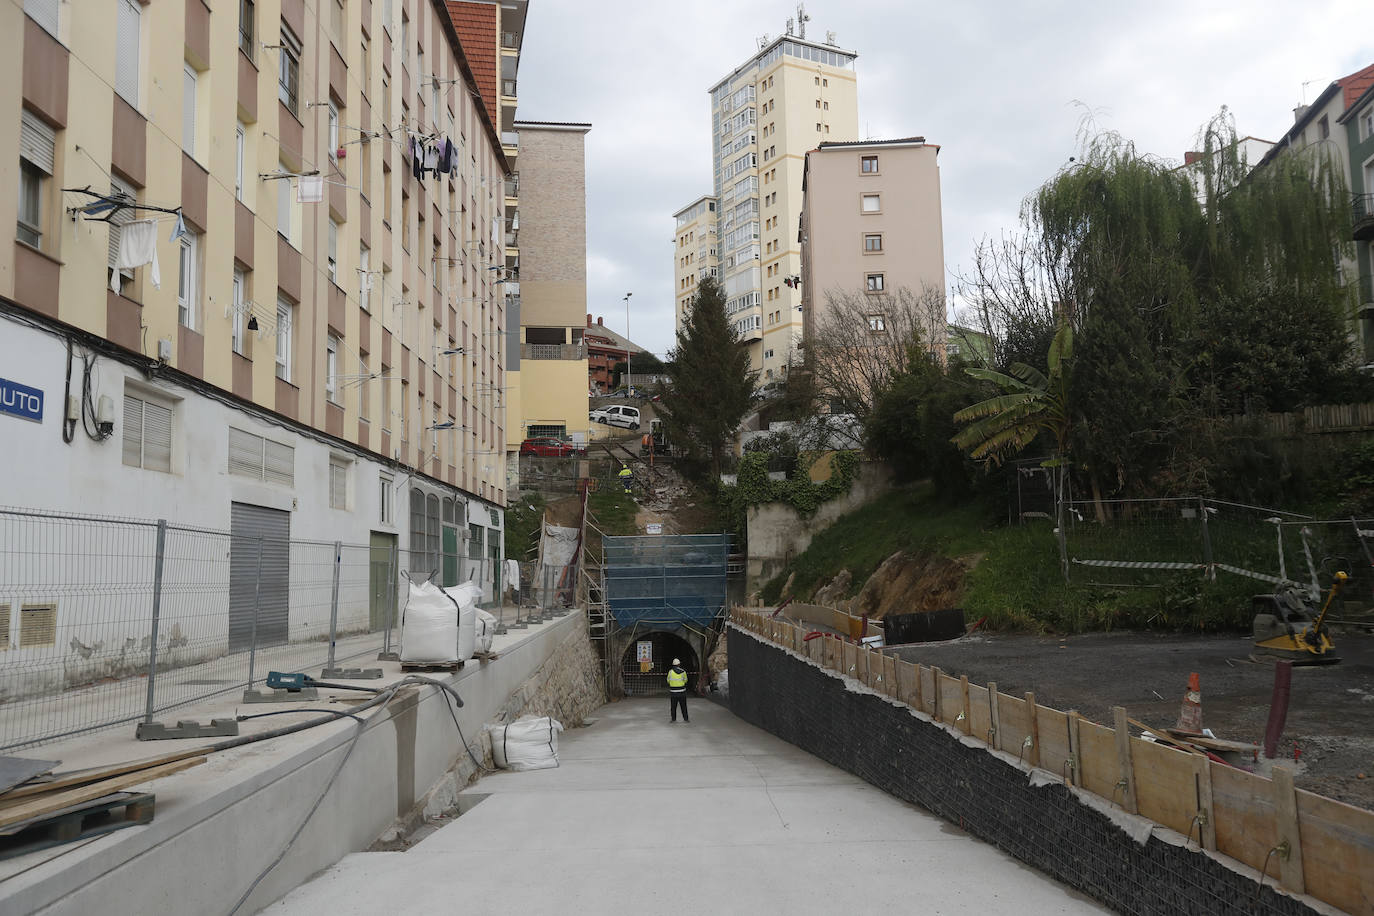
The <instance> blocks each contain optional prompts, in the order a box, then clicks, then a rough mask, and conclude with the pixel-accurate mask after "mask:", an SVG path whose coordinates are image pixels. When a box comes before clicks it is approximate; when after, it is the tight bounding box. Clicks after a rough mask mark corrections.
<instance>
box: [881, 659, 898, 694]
mask: <svg viewBox="0 0 1374 916" xmlns="http://www.w3.org/2000/svg"><path fill="white" fill-rule="evenodd" d="M897 664H898V662H897V657H896V656H895V655H888V654H887V653H886V652H884V653H883V683H884V684H886V685H887V691H886V693H887V695H888V696H890V697H896V696H897V694H898V693H899V691H898V689H897V688H898V686H899V685H898V683H897Z"/></svg>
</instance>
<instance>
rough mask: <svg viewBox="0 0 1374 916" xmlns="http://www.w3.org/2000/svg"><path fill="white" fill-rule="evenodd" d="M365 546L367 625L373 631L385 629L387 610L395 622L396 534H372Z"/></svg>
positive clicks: (378, 532) (376, 532)
mask: <svg viewBox="0 0 1374 916" xmlns="http://www.w3.org/2000/svg"><path fill="white" fill-rule="evenodd" d="M368 546H369V548H370V549H369V551H368V601H367V622H368V627H369V629H371V630H373V631H374V632H375V631H377V630H380V629H382V628H383V627H385V626H386V622H387V611H388V609H390V610H391V611H392V612H393V613H392V622H393V623H394V622H395V614H394V611H395V600H396V554H395V550H396V535H394V534H383V533H382V532H380V531H374V532H372V536H371V538H370V539H369V543H368Z"/></svg>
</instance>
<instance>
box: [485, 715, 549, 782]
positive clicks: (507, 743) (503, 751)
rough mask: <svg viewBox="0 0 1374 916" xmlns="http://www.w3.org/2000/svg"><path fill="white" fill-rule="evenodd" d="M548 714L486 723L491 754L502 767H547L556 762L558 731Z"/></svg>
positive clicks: (542, 768)
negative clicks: (506, 723)
mask: <svg viewBox="0 0 1374 916" xmlns="http://www.w3.org/2000/svg"><path fill="white" fill-rule="evenodd" d="M562 730H563V723H561V722H559V721H558V720H557V719H555V718H553V717H551V716H538V717H535V716H521V717H520V718H519V719H516V720H515V721H514V722H512V723H511V724H510V725H488V726H487V731H488V732H490V733H491V756H492V759H493V760H495V761H496V765H497V766H498V767H500V768H501V769H503V770H517V771H519V770H547V769H551V768H553V767H556V766H558V733H559V732H561V731H562Z"/></svg>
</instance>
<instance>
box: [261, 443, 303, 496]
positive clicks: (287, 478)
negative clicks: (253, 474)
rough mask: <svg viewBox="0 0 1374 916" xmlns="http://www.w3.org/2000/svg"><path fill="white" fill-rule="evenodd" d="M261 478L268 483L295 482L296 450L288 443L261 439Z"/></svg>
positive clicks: (287, 483)
mask: <svg viewBox="0 0 1374 916" xmlns="http://www.w3.org/2000/svg"><path fill="white" fill-rule="evenodd" d="M263 444H264V450H263V479H264V480H266V481H267V482H268V483H280V484H285V485H286V486H288V487H289V486H293V485H294V484H295V483H296V450H295V449H294V448H292V447H291V446H289V445H282V444H281V443H280V442H273V441H272V440H271V439H265V440H263Z"/></svg>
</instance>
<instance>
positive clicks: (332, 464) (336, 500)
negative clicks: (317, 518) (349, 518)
mask: <svg viewBox="0 0 1374 916" xmlns="http://www.w3.org/2000/svg"><path fill="white" fill-rule="evenodd" d="M352 463H353V462H351V461H349V460H348V459H347V458H340V457H338V456H337V455H330V456H329V508H331V509H347V508H348V466H349V465H350V464H352Z"/></svg>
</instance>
